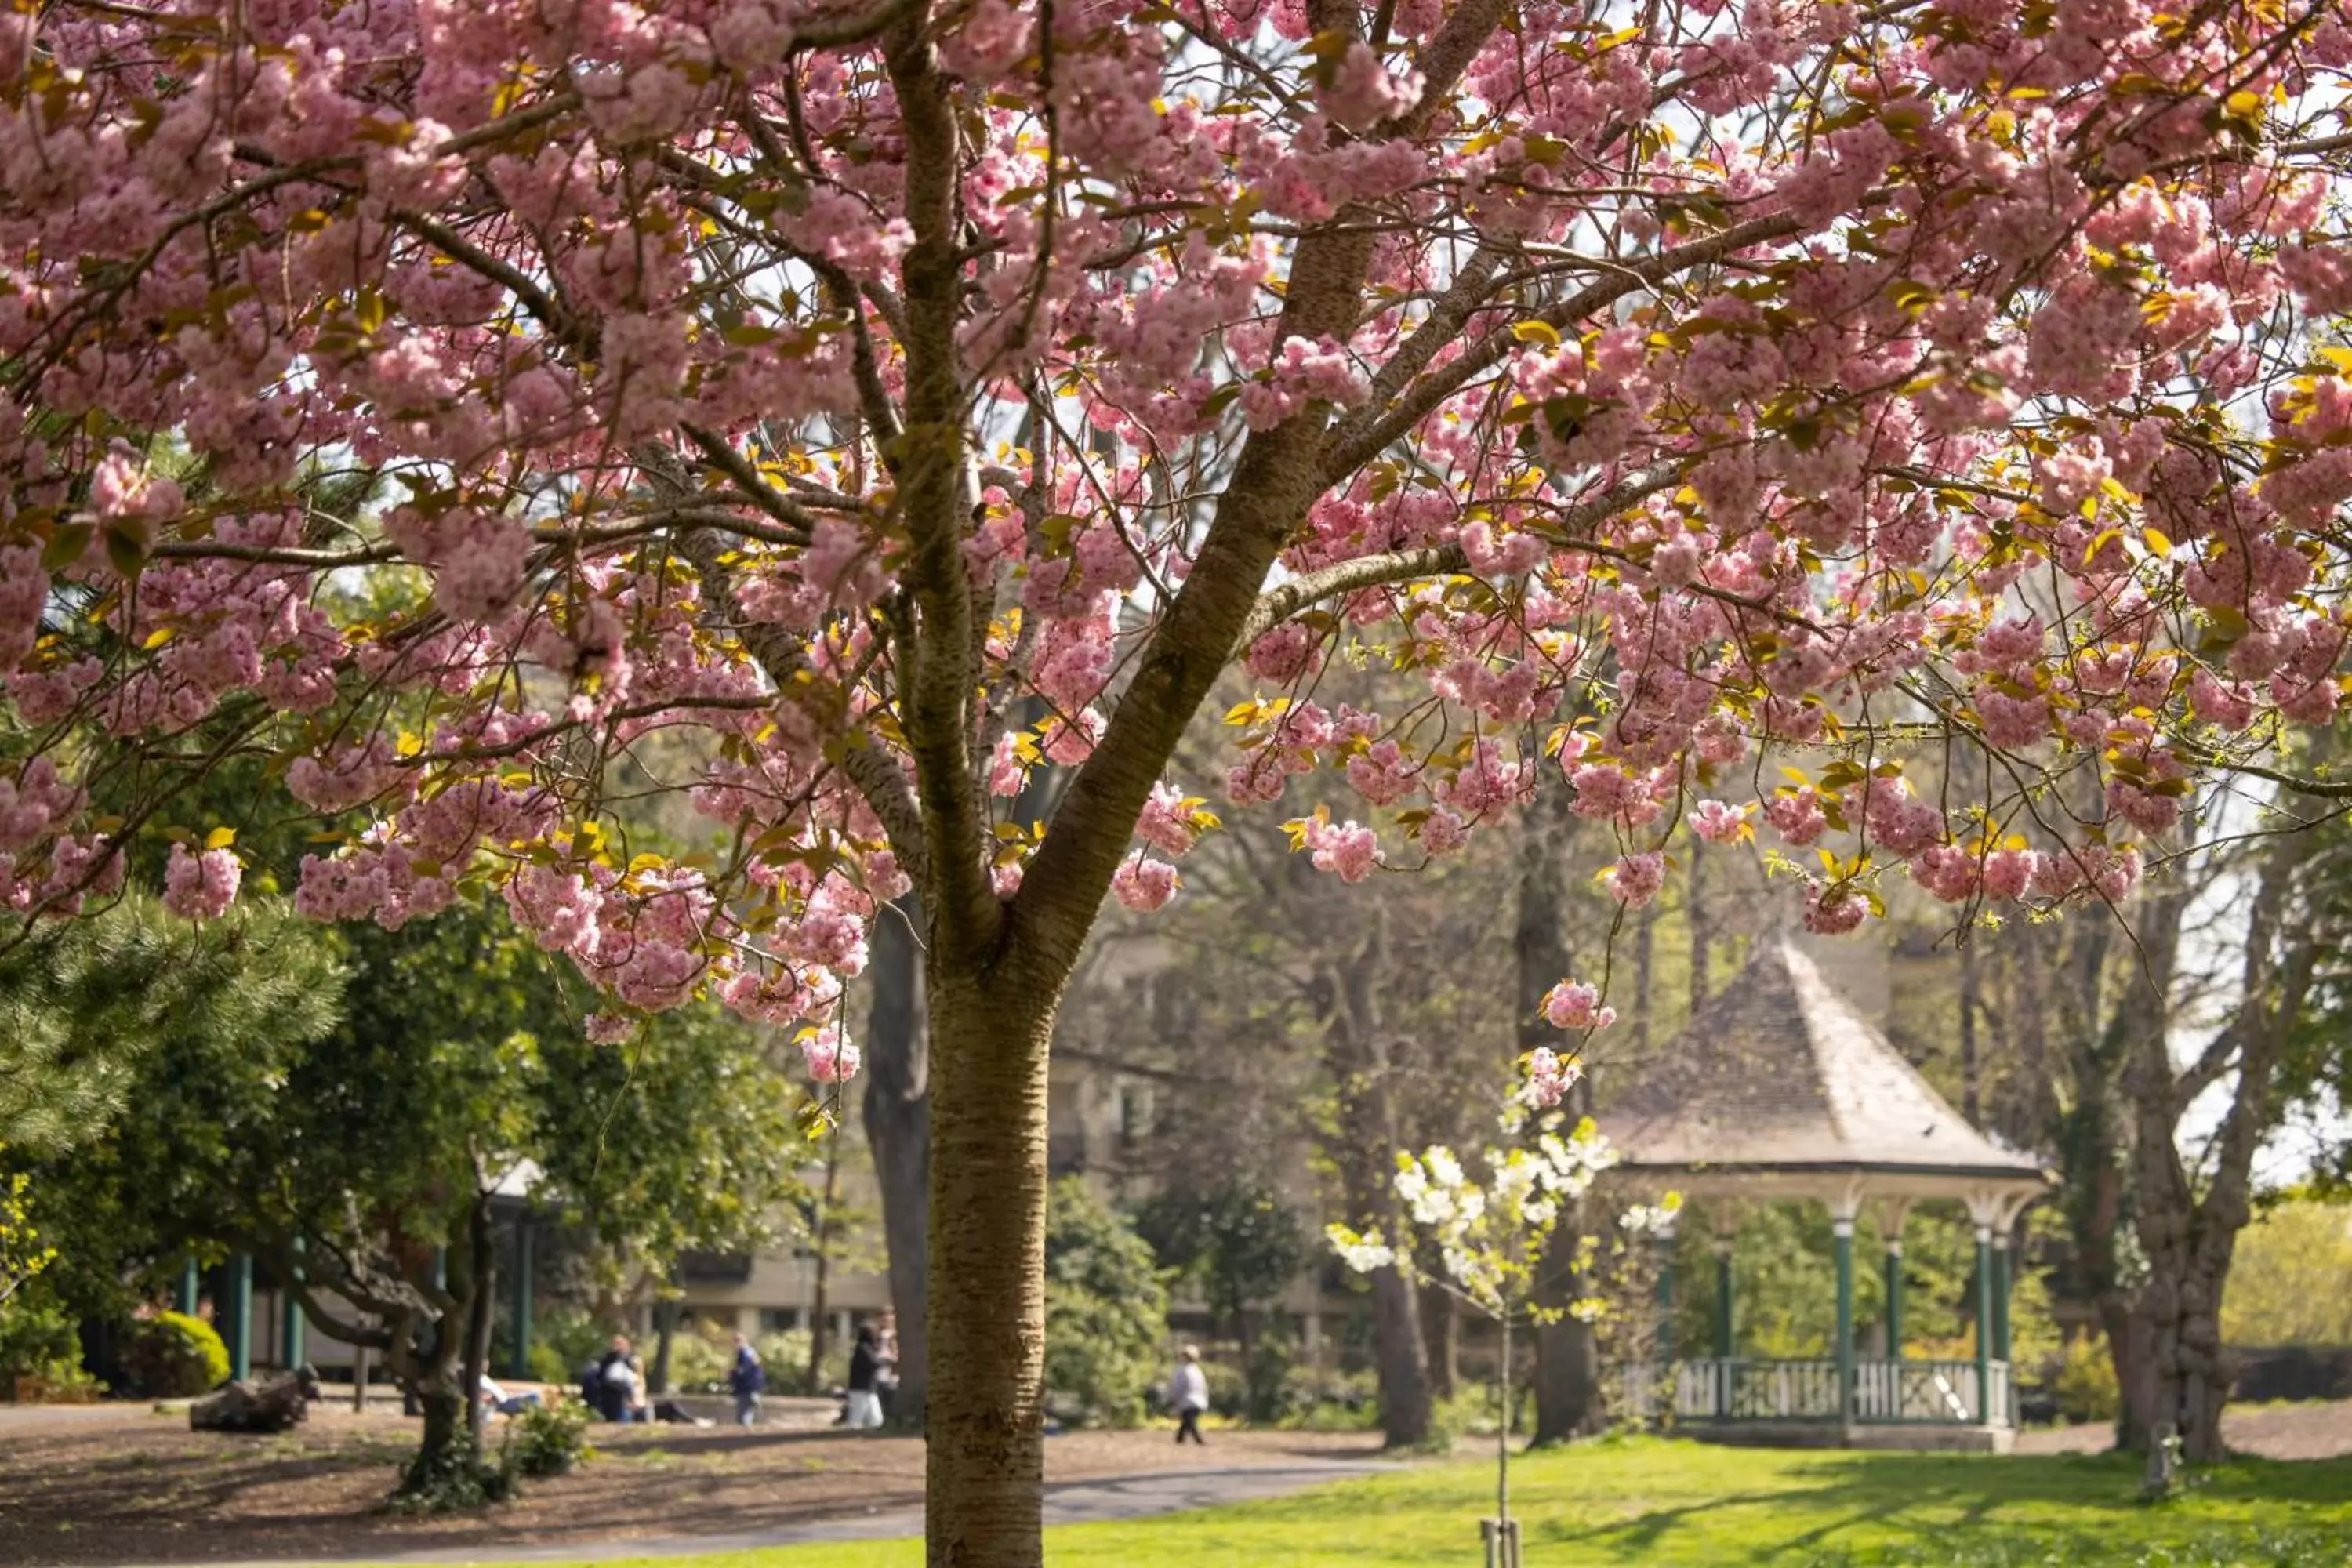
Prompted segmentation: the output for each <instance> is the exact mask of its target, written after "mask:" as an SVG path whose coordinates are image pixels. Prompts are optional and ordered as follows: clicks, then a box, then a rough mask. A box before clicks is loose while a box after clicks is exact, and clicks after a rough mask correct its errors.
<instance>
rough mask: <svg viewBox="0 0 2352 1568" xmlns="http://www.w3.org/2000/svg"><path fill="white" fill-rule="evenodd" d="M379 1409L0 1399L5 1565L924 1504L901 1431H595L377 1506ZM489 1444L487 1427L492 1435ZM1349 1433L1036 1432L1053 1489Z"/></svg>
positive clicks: (1216, 1464) (424, 1541) (440, 1541)
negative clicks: (477, 1503)
mask: <svg viewBox="0 0 2352 1568" xmlns="http://www.w3.org/2000/svg"><path fill="white" fill-rule="evenodd" d="M491 1440H492V1442H493V1443H495V1442H496V1440H497V1439H496V1435H495V1434H493V1436H492V1439H491ZM1377 1441H1378V1439H1377V1438H1376V1437H1368V1436H1363V1435H1360V1434H1317V1433H1306V1432H1246V1433H1244V1432H1235V1433H1218V1434H1212V1439H1211V1444H1210V1446H1209V1447H1205V1448H1190V1447H1188V1448H1182V1449H1180V1448H1178V1447H1176V1446H1175V1445H1174V1443H1173V1442H1172V1441H1171V1437H1170V1434H1169V1433H1168V1432H1154V1431H1144V1432H1104V1433H1092V1432H1081V1433H1071V1434H1066V1435H1063V1436H1054V1437H1050V1438H1048V1439H1047V1440H1046V1445H1045V1453H1046V1479H1047V1480H1048V1482H1049V1483H1051V1482H1054V1481H1065V1480H1083V1479H1089V1478H1096V1477H1103V1476H1114V1475H1118V1476H1126V1475H1136V1474H1140V1473H1143V1472H1146V1471H1158V1470H1171V1469H1204V1468H1229V1467H1233V1466H1237V1465H1281V1464H1295V1463H1297V1461H1298V1460H1300V1459H1301V1458H1322V1459H1330V1458H1369V1457H1370V1456H1371V1455H1372V1454H1373V1452H1374V1448H1375V1445H1376V1443H1377ZM595 1442H596V1447H597V1449H598V1452H599V1454H600V1456H601V1457H600V1458H598V1460H597V1461H596V1462H594V1463H592V1464H590V1465H587V1466H585V1467H583V1468H581V1469H579V1470H577V1471H575V1472H573V1473H572V1475H569V1476H560V1477H552V1478H549V1479H543V1480H538V1481H534V1482H531V1483H530V1485H529V1488H528V1489H527V1491H526V1493H525V1495H524V1496H523V1497H522V1498H521V1499H520V1500H517V1501H515V1502H512V1503H509V1504H506V1505H504V1506H502V1507H499V1508H496V1509H492V1510H487V1511H485V1512H482V1513H478V1514H471V1515H466V1516H461V1517H456V1518H447V1519H412V1518H408V1517H404V1516H402V1515H396V1514H392V1513H388V1512H386V1511H385V1510H384V1509H383V1500H384V1497H385V1495H386V1493H387V1492H388V1491H389V1490H390V1489H391V1487H392V1484H393V1481H394V1479H395V1476H396V1474H397V1471H398V1468H399V1466H400V1464H401V1462H402V1461H403V1460H404V1459H405V1458H407V1457H408V1455H409V1453H410V1452H411V1449H412V1447H413V1445H414V1443H415V1424H414V1423H412V1422H408V1421H405V1420H403V1419H402V1418H401V1417H400V1416H399V1415H395V1414H392V1413H389V1412H378V1411H373V1410H371V1411H370V1412H368V1413H367V1414H365V1415H359V1414H354V1413H353V1412H352V1411H351V1410H349V1409H348V1408H341V1409H339V1408H335V1407H331V1406H327V1407H321V1408H319V1409H318V1410H316V1411H315V1412H314V1414H313V1415H312V1416H311V1419H310V1423H309V1424H308V1425H306V1426H301V1427H299V1428H297V1429H296V1430H294V1431H292V1432H289V1433H286V1434H283V1435H281V1436H227V1435H223V1434H216V1433H194V1432H190V1431H189V1430H188V1429H187V1418H186V1416H185V1415H159V1414H156V1413H154V1412H153V1411H152V1410H150V1409H148V1408H146V1407H144V1406H137V1407H131V1406H110V1407H104V1408H100V1409H96V1410H92V1409H80V1410H57V1411H43V1410H37V1409H30V1408H14V1409H12V1408H10V1407H7V1406H5V1405H0V1563H6V1564H9V1565H11V1568H17V1565H22V1568H49V1565H59V1568H63V1565H68V1564H72V1565H79V1564H115V1563H205V1562H213V1561H222V1560H249V1559H257V1558H269V1557H295V1556H300V1557H313V1558H322V1557H358V1556H363V1555H365V1554H368V1553H371V1552H404V1551H418V1550H433V1549H451V1550H473V1549H476V1548H479V1549H480V1550H481V1551H482V1552H483V1553H484V1554H485V1555H495V1554H496V1552H497V1550H498V1549H499V1548H500V1547H508V1548H511V1547H516V1546H520V1545H524V1544H530V1545H533V1546H541V1547H545V1546H555V1545H562V1544H563V1543H565V1542H573V1541H578V1542H609V1541H614V1540H626V1539H632V1538H641V1537H652V1536H666V1537H677V1536H680V1535H698V1534H710V1535H731V1534H736V1533H739V1532H751V1531H764V1530H772V1529H776V1528H779V1527H782V1526H786V1525H792V1524H796V1523H801V1522H804V1521H809V1520H813V1519H820V1518H837V1517H839V1516H841V1515H844V1514H856V1513H860V1512H864V1511H867V1510H874V1511H880V1510H885V1509H894V1508H904V1507H919V1506H920V1504H921V1501H922V1473H923V1454H922V1445H921V1443H920V1441H919V1440H918V1439H916V1438H912V1437H895V1436H876V1435H871V1434H860V1435H856V1436H852V1435H849V1434H846V1433H838V1432H829V1431H814V1432H813V1431H804V1430H803V1431H793V1430H781V1429H772V1428H755V1429H753V1430H751V1431H749V1432H744V1431H739V1430H737V1429H735V1428H732V1427H728V1426H719V1427H706V1428H693V1427H684V1426H661V1427H635V1428H612V1427H606V1428H600V1429H598V1431H597V1432H596V1434H595Z"/></svg>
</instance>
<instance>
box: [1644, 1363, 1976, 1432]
mask: <svg viewBox="0 0 2352 1568" xmlns="http://www.w3.org/2000/svg"><path fill="white" fill-rule="evenodd" d="M1986 1371H1987V1373H1988V1378H1987V1382H1988V1383H1989V1384H1990V1387H1989V1388H1988V1389H1986V1390H1984V1391H1983V1392H1985V1393H1988V1394H1990V1399H1989V1400H1986V1401H1983V1402H1981V1403H1980V1402H1979V1385H1978V1382H1977V1363H1975V1362H1972V1361H1857V1362H1855V1363H1853V1409H1852V1410H1851V1412H1850V1413H1848V1414H1849V1415H1850V1417H1851V1419H1853V1420H1854V1421H1857V1422H1868V1423H1890V1422H1892V1423H1916V1424H1941V1425H1946V1426H1980V1425H1983V1424H1984V1419H1985V1418H1984V1415H1983V1414H1982V1412H1983V1410H1984V1408H1986V1407H1987V1406H1988V1405H1989V1406H1990V1409H1991V1410H1992V1411H1994V1412H1995V1413H1996V1414H1995V1416H1994V1421H1993V1424H1994V1425H1996V1426H2006V1425H2008V1424H2009V1423H2010V1420H2011V1405H2010V1383H2009V1363H2007V1362H1999V1361H1997V1362H1993V1363H1990V1366H1988V1368H1987V1369H1986ZM1618 1380H1619V1393H1620V1398H1621V1399H1622V1402H1623V1405H1624V1408H1625V1410H1626V1413H1627V1414H1628V1415H1632V1416H1633V1418H1635V1419H1637V1420H1643V1421H1650V1420H1655V1419H1657V1418H1658V1416H1659V1415H1661V1414H1663V1413H1664V1412H1665V1411H1667V1410H1672V1411H1673V1412H1674V1414H1675V1416H1676V1417H1677V1418H1679V1419H1682V1420H1697V1421H1835V1420H1837V1419H1839V1417H1840V1409H1839V1405H1840V1398H1839V1388H1838V1365H1837V1363H1836V1362H1834V1361H1739V1360H1731V1361H1720V1360H1715V1359H1712V1358H1709V1359H1706V1360H1698V1361H1677V1362H1669V1363H1663V1364H1662V1363H1657V1362H1647V1361H1643V1362H1626V1363H1621V1364H1620V1365H1619V1367H1618Z"/></svg>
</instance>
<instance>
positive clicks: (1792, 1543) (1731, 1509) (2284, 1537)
mask: <svg viewBox="0 0 2352 1568" xmlns="http://www.w3.org/2000/svg"><path fill="white" fill-rule="evenodd" d="M2138 1481H2139V1461H2138V1460H2137V1458H2135V1457H2133V1456H2130V1455H2099V1456H2087V1455H2059V1456H2051V1457H2047V1458H1991V1457H1989V1456H1988V1457H1955V1456H1945V1455H1888V1454H1871V1455H1862V1454H1842V1455H1824V1456H1821V1457H1819V1458H1810V1457H1809V1458H1803V1459H1798V1460H1794V1461H1793V1462H1791V1463H1790V1468H1788V1469H1787V1470H1786V1471H1785V1472H1784V1479H1783V1481H1782V1484H1779V1485H1766V1486H1757V1485H1755V1484H1754V1483H1753V1482H1752V1481H1751V1483H1750V1484H1749V1485H1748V1487H1746V1488H1744V1489H1740V1490H1738V1491H1727V1492H1724V1493H1721V1494H1717V1495H1713V1496H1703V1497H1694V1498H1691V1499H1689V1500H1687V1501H1678V1502H1676V1503H1675V1504H1673V1505H1671V1506H1664V1507H1658V1508H1653V1509H1650V1510H1645V1511H1643V1512H1642V1513H1640V1514H1638V1515H1635V1516H1634V1517H1633V1518H1630V1519H1622V1520H1617V1521H1611V1522H1608V1523H1603V1524H1596V1525H1590V1526H1582V1527H1580V1526H1576V1525H1573V1524H1570V1523H1566V1522H1563V1521H1557V1520H1555V1521H1547V1522H1543V1523H1540V1524H1538V1526H1537V1527H1536V1529H1535V1530H1534V1531H1533V1532H1532V1538H1533V1539H1534V1540H1536V1541H1539V1542H1547V1543H1549V1544H1553V1545H1556V1546H1559V1547H1561V1548H1563V1549H1569V1550H1573V1549H1575V1548H1579V1547H1580V1548H1582V1549H1583V1551H1584V1552H1585V1553H1589V1554H1590V1555H1589V1556H1586V1557H1584V1558H1583V1559H1582V1560H1583V1561H1613V1562H1622V1563H1646V1562H1649V1561H1651V1560H1653V1559H1654V1558H1655V1557H1657V1556H1658V1555H1659V1554H1661V1553H1662V1552H1690V1551H1692V1550H1695V1549H1701V1548H1704V1549H1706V1550H1708V1551H1709V1552H1719V1553H1720V1554H1721V1555H1720V1560H1721V1561H1723V1562H1726V1563H1730V1562H1735V1561H1736V1562H1742V1563H1776V1564H1777V1563H1786V1564H1790V1565H1792V1568H1794V1565H1803V1568H1815V1565H1820V1568H1843V1565H1845V1564H1862V1563H1868V1564H1879V1563H1886V1564H1906V1563H1918V1564H1936V1565H1945V1564H1950V1565H1955V1568H2026V1565H2032V1568H2042V1565H2043V1564H2053V1565H2055V1564H2081V1563H2132V1564H2143V1563H2144V1564H2147V1565H2149V1568H2166V1565H2170V1564H2176V1563H2177V1564H2179V1565H2180V1568H2202V1565H2204V1564H2207V1563H2211V1564H2217V1565H2219V1564H2231V1565H2233V1568H2235V1565H2238V1564H2280V1565H2286V1568H2302V1565H2304V1564H2313V1565H2317V1564H2323V1563H2324V1564H2327V1565H2330V1568H2337V1565H2341V1564H2345V1563H2352V1545H2347V1539H2352V1534H2347V1526H2346V1524H2345V1523H2343V1522H2342V1521H2331V1523H2330V1524H2328V1525H2326V1526H2324V1527H2314V1528H2306V1527H2305V1525H2304V1524H2303V1522H2302V1521H2293V1520H2286V1519H2280V1518H2278V1517H2277V1510H2278V1509H2279V1508H2281V1507H2282V1506H2284V1507H2288V1508H2293V1507H2294V1506H2296V1505H2315V1506H2327V1507H2332V1508H2337V1509H2340V1508H2342V1507H2344V1506H2345V1505H2346V1504H2347V1502H2352V1460H2341V1459H2338V1460H2324V1461H2308V1462H2274V1461H2264V1460H2242V1461H2237V1462H2234V1463H2232V1464H2230V1465H2228V1466H2225V1467H2221V1468H2217V1469H2214V1470H2210V1471H2205V1472H2199V1473H2197V1474H2196V1475H2194V1476H2193V1477H2192V1481H2191V1486H2190V1489H2189V1492H2188V1494H2187V1497H2186V1498H2185V1499H2184V1500H2182V1501H2181V1502H2180V1503H2179V1504H2176V1505H2168V1506H2166V1507H2160V1508H2150V1507H2148V1506H2147V1505H2146V1504H2143V1503H2141V1502H2140V1501H2139V1500H2138V1498H2137V1488H2138ZM2257 1510H2260V1512H2261V1513H2262V1514H2263V1515H2266V1516H2267V1517H2257ZM1743 1514H1744V1515H1745V1517H1741V1515H1743ZM2233 1514H2234V1515H2237V1516H2238V1517H2231V1515H2233Z"/></svg>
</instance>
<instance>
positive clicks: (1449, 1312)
mask: <svg viewBox="0 0 2352 1568" xmlns="http://www.w3.org/2000/svg"><path fill="white" fill-rule="evenodd" d="M1421 1331H1422V1334H1423V1337H1424V1338H1425V1339H1426V1340H1427V1341H1428V1344H1427V1347H1426V1353H1427V1357H1428V1361H1429V1394H1430V1397H1431V1398H1432V1399H1433V1400H1446V1399H1451V1398H1453V1397H1454V1389H1455V1388H1456V1387H1457V1386H1458V1385H1459V1384H1460V1383H1461V1379H1462V1311H1461V1303H1460V1302H1458V1301H1456V1300H1454V1293H1453V1292H1452V1291H1450V1290H1447V1289H1444V1287H1442V1286H1439V1285H1424V1286H1423V1287H1422V1289H1421Z"/></svg>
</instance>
